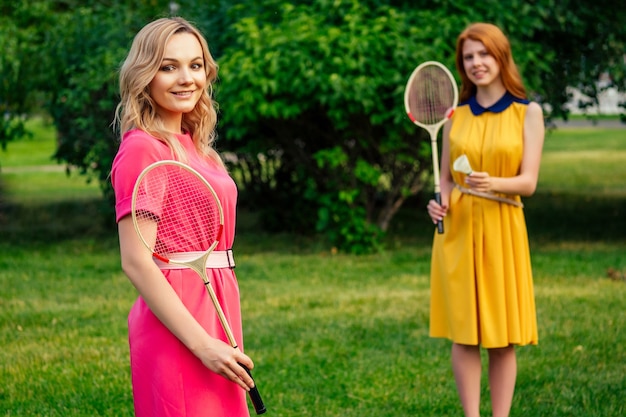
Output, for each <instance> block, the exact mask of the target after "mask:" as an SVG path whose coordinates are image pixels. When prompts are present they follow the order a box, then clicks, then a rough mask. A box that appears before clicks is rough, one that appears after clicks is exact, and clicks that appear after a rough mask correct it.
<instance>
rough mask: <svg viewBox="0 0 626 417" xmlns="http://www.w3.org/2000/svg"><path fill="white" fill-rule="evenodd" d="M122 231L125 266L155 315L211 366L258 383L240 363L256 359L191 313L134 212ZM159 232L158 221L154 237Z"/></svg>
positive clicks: (123, 221)
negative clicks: (139, 231)
mask: <svg viewBox="0 0 626 417" xmlns="http://www.w3.org/2000/svg"><path fill="white" fill-rule="evenodd" d="M118 231H119V240H120V252H121V257H122V269H123V270H124V273H125V274H126V276H128V278H129V280H130V281H131V282H132V284H133V285H134V286H135V288H136V289H137V291H139V293H140V294H141V296H142V298H143V299H144V301H145V302H146V304H147V305H148V306H149V307H150V310H152V312H153V313H154V315H155V316H157V317H158V318H159V320H160V321H161V322H162V323H163V324H164V325H165V326H166V327H167V328H168V329H169V330H170V331H171V332H172V333H173V334H174V335H175V336H176V337H177V338H178V339H179V340H180V341H181V342H182V343H184V344H185V346H187V348H189V350H191V351H192V352H193V353H194V354H195V355H196V356H197V357H198V358H199V359H200V360H202V362H203V363H204V365H205V366H206V367H208V368H209V369H210V370H212V371H213V372H215V373H217V374H220V375H222V376H224V377H226V378H227V379H230V380H231V381H233V382H236V383H238V384H239V385H240V386H241V387H242V388H244V389H246V390H249V389H250V388H252V387H254V382H253V380H252V378H250V376H249V375H248V374H247V373H246V371H245V370H244V369H243V368H241V367H240V366H239V365H238V364H237V362H240V363H243V364H244V365H246V366H247V367H248V368H249V369H252V368H253V367H254V364H253V363H252V360H251V359H250V358H249V357H248V356H247V355H245V354H244V353H242V352H241V351H239V350H238V349H234V348H233V347H231V346H230V345H228V344H227V343H224V342H223V341H221V340H219V339H215V338H213V337H211V336H210V335H209V334H208V333H207V332H206V331H205V330H204V328H203V327H202V326H201V325H200V324H199V323H198V322H197V320H196V319H195V318H194V317H193V316H192V315H191V313H189V311H188V310H187V308H186V307H185V306H184V304H183V303H182V301H181V300H180V298H179V297H178V295H177V294H176V292H175V291H174V289H173V288H172V287H171V286H170V284H169V283H168V282H167V280H166V279H165V277H164V276H163V274H162V272H161V270H160V269H159V268H158V267H157V266H156V264H155V263H154V262H153V261H152V257H151V254H150V252H149V251H148V250H147V249H146V247H145V246H144V245H143V243H142V242H141V240H140V239H139V237H138V236H137V234H136V232H135V228H134V226H133V221H132V218H131V217H130V216H126V217H124V218H123V219H121V220H120V222H119V224H118ZM155 236H156V224H155V231H154V236H153V239H155V238H156V237H155Z"/></svg>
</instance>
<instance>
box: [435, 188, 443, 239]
mask: <svg viewBox="0 0 626 417" xmlns="http://www.w3.org/2000/svg"><path fill="white" fill-rule="evenodd" d="M435 201H436V202H437V204H439V205H441V193H435ZM437 232H439V234H442V233H443V220H439V221H438V222H437Z"/></svg>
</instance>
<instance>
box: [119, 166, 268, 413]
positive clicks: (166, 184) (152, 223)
mask: <svg viewBox="0 0 626 417" xmlns="http://www.w3.org/2000/svg"><path fill="white" fill-rule="evenodd" d="M131 214H132V219H133V225H134V226H135V231H136V232H137V235H138V236H139V238H140V240H141V241H142V243H143V244H144V245H145V246H146V248H148V250H150V252H151V253H152V256H153V257H155V258H157V259H159V260H160V261H162V262H165V263H167V264H177V265H181V266H184V267H188V268H190V269H192V270H194V271H195V272H196V273H197V274H198V275H199V276H200V278H202V281H203V282H204V285H205V287H206V289H207V291H208V293H209V296H210V298H211V301H212V302H213V305H214V306H215V310H216V312H217V315H218V318H219V320H220V323H221V325H222V328H223V329H224V333H226V337H227V338H228V342H229V343H230V345H231V346H232V347H233V348H235V349H238V346H237V341H236V340H235V337H234V336H233V333H232V330H231V329H230V326H229V324H228V322H227V320H226V317H225V316H224V311H223V310H222V307H221V305H220V303H219V300H218V299H217V296H216V295H215V291H214V290H213V287H212V286H211V282H210V281H209V277H208V275H207V273H206V262H207V259H208V258H209V255H210V254H211V252H213V250H214V249H215V248H216V247H217V244H218V243H219V240H220V238H221V236H222V231H223V229H224V213H223V210H222V205H221V203H220V201H219V198H218V196H217V194H216V193H215V190H214V189H213V187H211V185H210V184H209V183H208V181H207V180H206V179H205V178H204V177H202V175H200V174H199V173H198V172H197V171H196V170H194V169H193V168H191V167H190V166H188V165H186V164H183V163H181V162H177V161H159V162H155V163H153V164H152V165H149V166H148V167H146V168H145V169H144V170H143V171H142V172H141V174H139V177H138V178H137V182H136V183H135V187H134V189H133V196H132V202H131ZM183 253H184V254H186V255H187V256H181V255H177V254H183ZM190 253H191V254H193V255H194V256H188V255H189V254H190ZM190 258H191V259H190ZM181 259H185V260H181ZM239 365H240V366H241V367H242V368H244V369H245V370H246V372H247V373H248V375H250V377H252V375H251V373H250V370H249V369H248V368H247V367H246V366H245V365H243V364H241V363H240V364H239ZM248 393H249V395H250V400H251V401H252V404H253V405H254V409H255V411H256V413H257V414H262V413H264V412H265V411H266V409H265V405H264V404H263V400H262V399H261V396H260V394H259V391H258V389H257V387H256V384H255V386H254V388H252V389H251V390H250V391H248Z"/></svg>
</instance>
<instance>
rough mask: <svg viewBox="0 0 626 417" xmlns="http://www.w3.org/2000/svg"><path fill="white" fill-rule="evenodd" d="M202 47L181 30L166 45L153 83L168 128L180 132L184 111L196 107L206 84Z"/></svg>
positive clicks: (152, 88)
mask: <svg viewBox="0 0 626 417" xmlns="http://www.w3.org/2000/svg"><path fill="white" fill-rule="evenodd" d="M206 77H207V76H206V72H205V68H204V59H203V53H202V46H201V45H200V42H199V41H198V39H197V38H196V37H195V36H194V35H193V34H191V33H178V34H175V35H174V36H172V37H171V38H170V40H169V41H168V42H167V44H166V45H165V53H164V55H163V60H162V62H161V66H160V67H159V70H158V71H157V73H156V75H155V76H154V78H153V79H152V81H151V82H150V85H149V88H150V96H151V97H152V99H153V100H154V101H155V103H156V112H157V114H158V115H159V116H160V117H161V118H162V120H163V123H164V125H165V127H166V129H167V130H169V131H171V132H175V133H180V131H181V122H182V117H183V114H184V113H188V112H190V111H192V110H193V109H194V107H195V106H196V103H198V100H199V99H200V97H201V96H202V94H203V93H204V91H205V87H206V83H207V81H206Z"/></svg>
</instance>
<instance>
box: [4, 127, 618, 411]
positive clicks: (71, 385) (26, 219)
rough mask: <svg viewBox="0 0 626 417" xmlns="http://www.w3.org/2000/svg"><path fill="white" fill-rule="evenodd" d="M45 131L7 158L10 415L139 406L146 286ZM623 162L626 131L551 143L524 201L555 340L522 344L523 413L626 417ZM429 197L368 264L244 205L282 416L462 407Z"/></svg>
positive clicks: (253, 284) (541, 308)
mask: <svg viewBox="0 0 626 417" xmlns="http://www.w3.org/2000/svg"><path fill="white" fill-rule="evenodd" d="M35 128H36V129H37V131H38V134H37V135H36V136H35V137H33V138H32V139H30V140H25V141H21V142H16V143H11V144H9V147H8V150H7V152H6V153H5V152H1V151H0V167H1V169H2V170H1V171H0V182H1V184H2V187H3V190H4V194H3V195H4V196H5V199H4V200H0V251H1V253H2V256H0V286H1V288H2V292H1V295H0V345H1V346H2V349H1V350H0V415H1V416H64V417H71V416H115V417H123V416H131V415H132V396H131V392H130V377H129V365H128V346H127V339H126V336H127V334H126V332H127V329H126V315H127V313H128V310H129V309H130V306H131V304H132V303H133V301H134V299H135V297H136V293H135V291H134V289H133V288H132V286H131V285H130V283H129V282H128V280H127V279H126V278H125V277H124V275H123V274H122V273H121V270H120V266H119V253H118V247H117V239H116V236H115V232H114V229H111V228H108V227H106V225H107V224H108V225H109V226H110V225H111V224H112V222H113V219H111V218H108V217H105V216H104V215H103V214H102V213H101V212H100V211H99V209H98V198H99V190H98V187H97V186H96V185H95V184H86V183H85V180H84V178H82V177H80V176H78V175H77V174H75V173H71V174H70V175H69V176H68V175H67V174H66V173H65V171H64V169H63V168H60V169H59V168H54V162H53V161H52V160H51V159H50V155H51V153H52V152H53V150H54V137H53V135H51V134H50V128H49V127H47V126H45V125H41V124H39V125H36V126H35ZM624 162H626V129H614V130H610V129H606V130H600V129H579V130H562V131H555V132H553V133H551V134H550V135H549V136H548V137H547V139H546V146H545V152H544V158H543V163H542V170H541V178H540V184H539V189H538V192H537V194H536V195H535V196H533V197H532V198H529V199H526V200H525V204H526V209H525V211H526V215H527V222H528V226H529V235H530V240H531V250H532V253H533V268H534V272H535V288H536V301H537V309H538V316H539V317H538V319H539V332H540V343H539V345H538V346H536V347H526V348H521V349H519V350H518V365H519V374H518V384H517V390H516V396H515V399H514V406H513V411H512V413H511V416H512V417H513V416H518V417H521V416H525V417H526V416H532V417H542V416H546V417H548V416H550V417H552V416H568V417H569V416H584V417H608V416H621V415H624V414H625V413H626V407H625V405H624V400H623V398H624V397H626V378H625V375H626V352H625V346H626V332H624V329H626V315H625V314H624V312H623V308H624V299H625V296H626V282H625V281H624V279H623V276H624V274H626V256H625V255H624V254H625V253H626V182H625V181H624V180H625V179H626V164H625V163H624ZM50 165H53V166H52V167H50ZM424 205H425V204H424V203H423V202H421V201H419V200H416V201H412V202H411V203H410V204H408V205H407V206H406V207H405V208H404V210H403V211H402V212H401V213H400V214H399V215H398V216H397V218H396V219H395V221H394V224H393V227H392V230H391V231H390V232H389V235H388V237H387V242H386V243H387V244H386V249H385V251H384V252H382V253H380V254H376V255H368V256H352V255H345V254H334V253H332V252H331V251H330V250H329V248H327V247H326V246H325V245H324V243H323V241H320V240H316V239H310V238H304V237H299V236H292V235H268V234H264V233H261V232H259V230H258V229H257V228H256V226H255V219H254V217H253V216H252V215H251V214H250V213H247V212H245V211H242V213H241V215H240V217H241V221H240V223H239V225H238V235H237V242H236V246H235V252H236V253H237V265H238V266H237V275H238V278H239V281H240V286H241V294H242V304H243V313H244V331H245V334H246V346H245V348H246V352H247V353H248V354H249V355H250V356H251V357H252V358H253V359H254V361H255V364H256V367H255V371H254V374H255V377H256V380H257V383H258V386H259V390H260V392H261V394H262V396H263V398H264V400H265V403H266V405H267V408H268V413H267V415H268V416H276V417H279V416H280V417H287V416H294V417H295V416H324V417H333V416H359V417H370V416H371V417H386V416H433V417H444V416H450V417H452V416H461V415H462V412H461V410H460V406H459V405H458V399H457V395H456V391H455V386H454V382H453V378H452V373H451V370H450V361H449V342H447V341H445V340H435V339H430V338H429V337H428V293H429V283H428V271H429V257H430V241H431V239H432V234H433V228H432V225H431V224H429V222H428V220H427V218H426V213H425V210H424V208H423V207H424ZM610 271H614V272H610ZM609 275H611V276H613V278H611V277H609ZM483 387H484V389H483V393H484V395H483V402H482V411H483V415H490V414H489V410H490V407H489V401H488V398H489V396H488V389H487V388H486V379H485V383H484V384H483ZM207 415H208V414H207Z"/></svg>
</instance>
